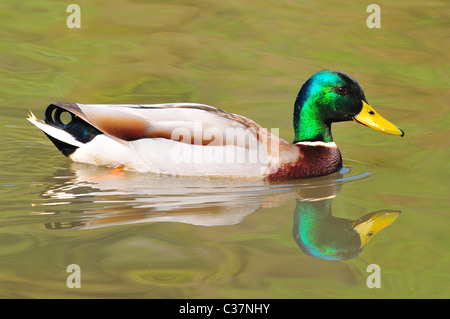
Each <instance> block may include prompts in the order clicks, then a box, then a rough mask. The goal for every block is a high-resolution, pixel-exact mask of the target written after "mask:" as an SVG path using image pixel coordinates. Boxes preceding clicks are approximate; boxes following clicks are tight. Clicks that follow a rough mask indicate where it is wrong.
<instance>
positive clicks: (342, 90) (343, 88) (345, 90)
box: [336, 86, 347, 95]
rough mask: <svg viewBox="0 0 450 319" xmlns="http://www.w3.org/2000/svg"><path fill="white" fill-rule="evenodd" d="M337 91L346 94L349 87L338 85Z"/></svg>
mask: <svg viewBox="0 0 450 319" xmlns="http://www.w3.org/2000/svg"><path fill="white" fill-rule="evenodd" d="M336 93H337V94H339V95H345V94H347V88H346V87H343V86H338V87H337V88H336Z"/></svg>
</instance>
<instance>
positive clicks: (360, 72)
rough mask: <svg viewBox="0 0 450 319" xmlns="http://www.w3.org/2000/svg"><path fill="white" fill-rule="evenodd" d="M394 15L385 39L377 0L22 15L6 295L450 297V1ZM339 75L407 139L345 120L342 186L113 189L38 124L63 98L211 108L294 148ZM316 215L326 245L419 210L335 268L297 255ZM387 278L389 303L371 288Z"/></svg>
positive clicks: (384, 293)
mask: <svg viewBox="0 0 450 319" xmlns="http://www.w3.org/2000/svg"><path fill="white" fill-rule="evenodd" d="M377 3H378V4H379V5H380V7H381V10H382V27H381V28H380V29H369V28H367V26H366V18H367V16H368V13H366V6H367V5H368V4H369V3H367V4H365V3H359V4H346V3H344V4H342V3H339V4H336V3H335V2H333V1H315V2H314V3H311V2H306V1H281V2H277V3H274V2H273V1H258V2H255V1H238V2H228V1H225V2H224V1H183V0H180V1H164V2H162V1H161V2H157V1H153V2H145V1H97V2H96V4H92V3H91V2H89V1H78V2H77V4H79V5H80V8H81V10H82V11H81V12H82V20H81V28H80V29H68V28H67V26H66V18H67V16H68V13H66V4H65V3H62V2H60V1H39V2H32V3H31V2H30V3H28V2H27V3H19V2H14V1H9V0H6V1H2V2H1V3H0V108H1V110H2V112H1V116H0V132H1V135H0V140H1V145H2V147H1V151H0V165H1V174H0V205H1V208H2V209H1V213H0V297H2V298H54V297H58V298H74V297H85V298H86V297H87V298H90V297H92V298H104V297H111V298H336V297H339V298H417V297H418V298H448V297H450V292H449V289H448V287H449V285H448V282H449V277H448V269H449V236H448V226H449V219H448V211H449V203H448V191H447V190H448V186H449V185H448V180H449V176H448V172H449V166H448V146H449V142H448V141H449V140H448V123H449V118H448V112H447V109H448V108H447V105H446V103H447V101H448V97H449V96H448V87H449V81H448V71H449V68H448V66H449V65H448V58H447V56H448V54H447V52H448V49H449V47H448V40H447V37H448V21H449V19H448V18H449V17H448V14H447V12H448V5H447V4H446V2H445V1H428V2H426V3H423V2H422V1H412V2H411V1H408V2H406V1H396V2H395V3H392V2H388V1H379V2H377ZM324 68H330V69H338V70H342V71H344V72H346V73H348V74H350V75H352V76H353V77H354V78H356V79H357V81H358V82H359V83H360V84H361V86H362V87H363V89H364V91H365V95H366V97H367V98H368V100H369V101H370V103H371V104H372V105H373V106H374V108H375V109H376V110H377V111H378V112H379V113H381V114H382V115H383V116H384V117H386V118H387V119H389V120H390V121H392V122H393V123H395V124H396V125H398V126H399V127H401V128H402V129H403V130H405V132H406V136H405V137H403V138H398V137H393V136H387V135H383V134H381V133H379V132H376V131H374V130H370V129H368V128H366V127H363V126H360V125H358V124H356V123H350V122H348V123H337V124H334V125H333V136H334V139H335V141H336V143H337V144H338V146H339V147H340V149H341V152H342V155H343V160H344V169H343V170H342V171H341V172H338V173H336V174H332V175H331V176H327V177H324V178H318V179H310V180H301V181H289V182H279V183H275V184H267V183H263V182H257V181H248V180H236V179H234V180H227V179H204V178H200V179H199V178H174V177H166V176H154V175H148V174H138V173H133V172H124V173H120V174H111V171H110V170H109V169H106V168H98V167H92V166H89V165H79V164H76V163H72V162H70V161H67V160H66V159H65V158H64V157H63V156H62V155H61V154H60V153H59V152H58V151H57V150H56V149H55V148H54V146H53V145H52V144H51V142H50V141H49V140H48V139H47V138H46V137H45V136H44V135H43V134H42V133H40V132H39V131H38V130H37V129H36V128H35V127H33V126H32V125H30V124H29V123H28V122H27V121H26V120H25V118H26V113H27V112H28V110H30V109H31V110H32V111H33V112H34V113H36V115H38V116H39V117H42V115H43V112H44V110H45V107H46V106H47V105H48V104H49V102H51V101H70V102H81V103H142V104H144V103H145V104H149V103H162V102H198V103H205V104H209V105H213V106H216V107H219V108H222V109H224V110H227V111H230V112H235V113H239V114H242V115H245V116H247V117H250V118H252V119H253V120H255V121H256V122H258V123H259V124H261V125H262V126H263V127H267V128H269V129H270V128H279V130H280V136H281V137H283V138H285V139H286V140H288V141H291V140H292V139H293V131H292V112H293V102H294V100H295V96H296V94H297V92H298V90H299V88H300V86H301V84H302V83H303V82H304V81H305V80H306V79H307V78H308V77H309V76H310V75H312V74H313V73H315V72H316V71H318V70H321V69H324ZM318 203H323V204H324V206H323V207H326V209H329V211H327V210H325V211H324V208H323V207H322V208H320V209H319V206H318ZM325 204H326V205H325ZM307 209H309V210H312V211H313V212H314V214H318V215H319V214H322V215H323V214H325V215H326V216H328V217H327V218H329V219H328V221H330V220H331V222H329V223H328V222H327V226H324V224H319V225H315V226H314V227H316V228H314V229H317V232H319V230H323V229H326V230H327V231H326V232H325V233H326V234H331V233H333V232H334V231H336V232H339V231H341V230H342V231H343V229H345V227H348V224H349V223H351V222H352V221H355V220H358V219H359V218H361V217H363V216H366V215H367V214H370V213H372V212H376V211H380V210H387V211H401V214H400V215H399V216H398V218H397V219H395V221H394V222H393V223H392V224H390V225H389V226H387V227H386V228H384V229H382V230H381V231H380V232H379V233H377V234H376V235H374V237H373V238H372V239H371V240H370V242H369V243H367V245H365V246H364V247H363V248H362V249H359V250H358V251H357V252H356V253H355V254H354V255H352V256H351V257H349V258H346V259H341V260H328V259H324V258H322V257H323V256H317V255H316V256H314V255H311V254H310V253H308V252H307V251H306V250H305V249H304V247H303V246H301V245H299V243H298V241H297V240H296V237H295V229H296V226H295V225H298V220H299V218H300V217H299V216H301V214H300V212H301V211H304V210H307ZM309 216H311V214H309ZM337 223H339V225H341V223H342V225H343V226H339V225H337ZM330 225H331V226H330ZM345 225H346V226H345ZM326 227H331V228H332V229H333V230H329V231H328V228H326ZM331 228H330V229H331ZM336 236H337V235H336ZM333 238H335V237H332V238H331V239H333ZM327 244H329V242H327ZM302 247H303V248H302ZM70 264H77V265H79V266H80V269H81V275H82V277H81V288H80V289H76V288H73V289H69V288H68V287H67V285H66V279H67V276H68V275H69V273H67V272H66V269H67V266H68V265H70ZM371 264H377V265H379V266H380V269H381V288H373V289H369V288H368V287H367V285H366V279H367V277H368V276H369V275H370V273H368V272H367V271H366V269H367V266H368V265H371Z"/></svg>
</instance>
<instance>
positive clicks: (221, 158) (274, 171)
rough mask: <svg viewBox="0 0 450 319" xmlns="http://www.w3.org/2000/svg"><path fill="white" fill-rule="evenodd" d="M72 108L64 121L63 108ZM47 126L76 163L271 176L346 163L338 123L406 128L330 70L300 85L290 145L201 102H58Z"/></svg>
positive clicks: (322, 171)
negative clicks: (333, 129)
mask: <svg viewBox="0 0 450 319" xmlns="http://www.w3.org/2000/svg"><path fill="white" fill-rule="evenodd" d="M64 113H69V114H70V120H68V121H65V120H64V119H63V118H62V114H64ZM28 120H29V121H30V122H31V123H33V124H34V125H36V126H37V127H38V128H40V129H41V130H42V131H43V132H44V133H45V134H46V135H47V136H48V137H49V138H50V140H51V141H52V142H53V143H54V144H55V146H56V147H57V148H58V149H59V150H60V152H61V153H62V154H64V155H65V156H66V157H68V158H70V159H72V160H73V161H76V162H83V163H90V164H95V165H101V166H109V167H114V168H121V169H126V170H134V171H141V172H152V173H159V174H170V175H184V176H229V177H249V178H261V179H266V180H279V179H293V178H309V177H317V176H323V175H327V174H330V173H333V172H336V171H338V170H339V169H340V168H341V167H342V157H341V153H340V151H339V149H338V147H337V146H336V144H335V143H334V141H333V137H332V134H331V124H332V123H334V122H341V121H350V120H354V121H356V122H359V123H361V124H363V125H366V126H369V127H371V128H374V129H375V130H378V131H380V132H383V133H386V134H391V135H397V136H403V135H404V132H403V131H402V130H401V129H399V128H397V127H396V126H395V125H393V124H392V123H390V122H389V121H387V120H385V119H384V118H382V117H381V116H380V115H379V114H378V113H376V112H375V111H374V109H373V108H372V107H371V106H370V105H369V103H368V102H367V99H366V98H365V96H364V92H363V90H362V89H361V87H360V86H359V84H358V83H357V82H356V81H355V80H354V79H353V78H351V77H350V76H348V75H346V74H345V73H342V72H339V71H332V70H323V71H320V72H317V73H316V74H314V75H313V76H311V77H310V78H309V79H308V80H307V81H306V82H305V83H304V84H303V86H302V87H301V89H300V92H299V93H298V96H297V99H296V101H295V107H294V133H295V140H294V142H293V143H289V142H287V141H285V140H284V139H282V138H279V137H277V136H276V135H275V134H272V133H271V132H269V131H268V130H267V129H265V128H263V127H261V126H260V125H258V124H257V123H255V122H254V121H252V120H250V119H248V118H246V117H244V116H241V115H237V114H233V113H229V112H226V111H223V110H220V109H218V108H215V107H212V106H209V105H204V104H195V103H171V104H144V105H132V104H117V105H109V104H80V103H67V102H54V103H51V104H50V105H49V106H48V107H47V109H46V111H45V117H44V121H42V120H38V119H37V118H36V116H34V114H33V113H31V115H30V116H29V118H28Z"/></svg>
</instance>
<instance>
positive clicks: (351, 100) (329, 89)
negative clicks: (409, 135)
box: [294, 70, 404, 142]
mask: <svg viewBox="0 0 450 319" xmlns="http://www.w3.org/2000/svg"><path fill="white" fill-rule="evenodd" d="M350 120H355V121H357V122H360V123H361V124H364V125H366V126H369V127H372V128H374V129H376V130H378V131H381V132H383V133H386V134H392V135H400V136H403V135H404V133H403V131H402V130H400V129H398V128H397V127H396V126H395V125H393V124H391V123H390V122H388V121H386V120H385V119H383V118H382V117H381V116H379V115H378V114H377V113H376V112H375V111H374V110H373V108H372V107H371V106H369V103H368V102H367V100H366V97H365V96H364V92H363V90H362V89H361V87H360V86H359V84H358V83H357V82H356V81H355V80H354V79H353V78H351V77H350V76H348V75H346V74H345V73H342V72H339V71H332V70H323V71H320V72H317V73H316V74H314V75H313V76H311V77H310V78H309V79H308V81H306V82H305V84H303V86H302V88H301V89H300V92H299V93H298V96H297V100H296V101H295V109H294V131H295V142H299V141H322V142H332V141H333V138H332V135H331V123H333V122H340V121H350Z"/></svg>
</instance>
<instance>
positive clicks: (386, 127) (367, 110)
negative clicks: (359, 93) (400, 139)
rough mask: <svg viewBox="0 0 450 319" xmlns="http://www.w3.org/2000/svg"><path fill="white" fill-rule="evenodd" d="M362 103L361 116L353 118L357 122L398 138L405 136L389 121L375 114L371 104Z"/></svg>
mask: <svg viewBox="0 0 450 319" xmlns="http://www.w3.org/2000/svg"><path fill="white" fill-rule="evenodd" d="M362 103H363V108H362V110H361V112H359V114H358V115H356V116H355V117H354V118H353V119H354V120H355V121H356V122H358V123H361V124H363V125H366V126H368V127H371V128H373V129H375V130H377V131H380V132H382V133H385V134H390V135H397V136H403V135H405V132H403V131H402V130H401V129H399V128H398V127H397V126H395V125H394V124H392V123H391V122H389V121H388V120H385V119H384V118H383V117H382V116H381V115H379V114H378V113H377V112H375V111H374V109H373V107H371V106H370V105H369V104H367V103H366V102H364V101H362Z"/></svg>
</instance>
